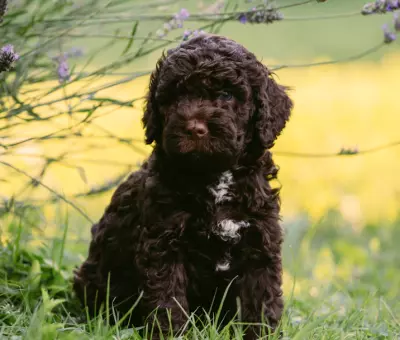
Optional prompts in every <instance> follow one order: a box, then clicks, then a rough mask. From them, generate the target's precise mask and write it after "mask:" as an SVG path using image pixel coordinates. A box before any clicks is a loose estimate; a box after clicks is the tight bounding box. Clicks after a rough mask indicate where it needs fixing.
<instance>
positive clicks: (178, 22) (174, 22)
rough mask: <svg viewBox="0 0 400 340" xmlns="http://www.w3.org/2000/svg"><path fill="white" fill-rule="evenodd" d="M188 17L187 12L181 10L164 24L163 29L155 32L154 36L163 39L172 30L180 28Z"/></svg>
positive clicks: (184, 9) (183, 9)
mask: <svg viewBox="0 0 400 340" xmlns="http://www.w3.org/2000/svg"><path fill="white" fill-rule="evenodd" d="M189 16H190V14H189V11H188V10H187V9H186V8H182V9H181V10H180V11H179V12H178V13H176V14H175V15H174V16H173V18H172V19H171V20H170V21H168V22H166V23H164V25H163V27H162V28H160V29H158V30H157V32H156V35H157V36H158V37H159V38H163V37H165V36H166V35H167V34H168V33H169V32H170V31H172V30H173V29H176V28H182V27H183V22H184V21H185V20H186V19H187V18H189Z"/></svg>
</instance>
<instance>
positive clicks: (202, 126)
mask: <svg viewBox="0 0 400 340" xmlns="http://www.w3.org/2000/svg"><path fill="white" fill-rule="evenodd" d="M186 128H187V130H188V131H189V132H190V133H191V134H192V135H196V136H197V137H204V136H205V135H206V134H207V133H208V128H207V125H206V123H204V122H202V121H200V120H197V119H192V120H189V121H188V123H187V126H186Z"/></svg>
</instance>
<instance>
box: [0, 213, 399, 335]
mask: <svg viewBox="0 0 400 340" xmlns="http://www.w3.org/2000/svg"><path fill="white" fill-rule="evenodd" d="M67 226H68V220H67V219H65V220H64V224H63V225H61V228H62V229H63V231H65V233H67V229H66V228H67ZM6 227H7V229H9V232H10V233H12V235H14V238H13V239H10V240H9V242H7V244H3V245H2V246H1V248H0V277H1V281H0V338H4V339H77V338H79V339H142V336H141V335H140V334H143V333H140V332H143V331H144V332H145V334H144V336H143V338H146V331H145V330H143V329H130V328H129V329H127V328H125V329H124V328H122V327H119V326H118V325H117V326H111V325H109V324H108V322H107V321H108V320H109V319H108V318H107V317H104V316H99V317H98V318H97V319H95V320H90V321H89V322H86V320H85V318H84V317H85V314H84V311H82V310H81V309H80V306H79V304H78V303H77V301H76V299H75V297H74V296H73V295H72V293H71V285H70V282H71V281H70V280H71V273H72V269H73V267H74V266H75V265H76V264H77V263H78V259H77V258H76V257H74V256H72V254H69V253H68V252H66V251H65V248H66V247H65V244H64V243H65V240H66V237H60V238H54V239H52V240H48V242H47V243H46V245H45V246H41V247H39V248H35V249H33V248H31V247H29V245H28V244H29V243H28V242H27V241H28V240H29V239H30V238H31V237H32V235H31V234H32V227H31V226H28V225H25V224H24V223H21V220H20V219H17V218H15V217H13V218H12V219H11V221H10V223H9V224H8V225H7V226H6ZM285 228H286V230H287V235H286V241H285V243H284V262H285V266H284V268H285V271H284V294H285V301H286V303H285V304H286V306H285V307H286V311H285V313H284V317H283V320H282V324H281V327H282V329H283V331H284V339H296V340H298V339H397V338H399V336H400V292H399V287H400V272H399V270H398V264H399V263H400V253H399V252H398V247H397V245H398V243H399V242H400V217H399V218H398V219H397V220H396V221H395V222H394V223H391V224H388V225H373V224H367V225H365V226H364V227H363V228H362V230H359V229H355V228H352V225H351V223H349V222H348V221H346V220H344V219H343V216H342V215H341V214H340V213H339V212H338V211H336V210H331V211H329V212H327V213H326V214H325V216H324V217H323V218H322V219H320V220H319V221H317V222H316V223H310V221H309V220H308V218H307V217H306V216H303V217H301V216H299V217H298V218H296V219H294V220H292V221H287V222H286V223H285ZM112 317H115V315H110V316H109V318H112ZM187 327H188V333H187V334H186V338H187V339H241V331H242V329H243V328H242V327H241V325H239V324H238V323H230V324H229V325H228V326H226V328H224V329H219V327H218V324H217V323H215V320H213V319H210V320H209V322H208V323H207V324H205V325H203V327H201V328H197V327H195V326H194V324H193V320H190V321H188V325H187ZM147 331H148V332H149V333H147V334H151V329H148V330H147ZM147 338H149V337H147Z"/></svg>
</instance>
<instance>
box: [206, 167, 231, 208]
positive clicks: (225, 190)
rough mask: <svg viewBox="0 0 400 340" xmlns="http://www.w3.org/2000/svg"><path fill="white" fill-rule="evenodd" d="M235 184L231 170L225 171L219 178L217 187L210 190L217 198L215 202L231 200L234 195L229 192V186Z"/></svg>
mask: <svg viewBox="0 0 400 340" xmlns="http://www.w3.org/2000/svg"><path fill="white" fill-rule="evenodd" d="M232 184H233V176H232V173H231V172H230V171H225V172H223V173H222V175H221V177H220V178H219V182H218V184H217V185H216V186H215V187H211V188H210V191H211V193H212V194H213V196H214V198H215V203H217V204H218V203H221V202H225V201H231V200H232V195H231V194H230V193H229V187H230V186H231V185H232Z"/></svg>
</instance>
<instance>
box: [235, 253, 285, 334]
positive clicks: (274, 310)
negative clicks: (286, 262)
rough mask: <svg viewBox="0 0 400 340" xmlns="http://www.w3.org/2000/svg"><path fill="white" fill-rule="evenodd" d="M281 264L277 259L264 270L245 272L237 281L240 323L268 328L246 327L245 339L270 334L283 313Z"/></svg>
mask: <svg viewBox="0 0 400 340" xmlns="http://www.w3.org/2000/svg"><path fill="white" fill-rule="evenodd" d="M281 280H282V279H281V264H280V258H279V259H276V263H275V264H271V265H269V266H268V267H267V268H259V269H255V270H252V271H250V272H248V273H245V274H244V276H243V277H242V278H241V279H240V280H239V297H240V300H241V309H242V310H241V315H242V321H243V322H246V323H254V324H255V323H257V324H261V323H262V324H264V325H265V323H266V324H267V325H268V327H269V328H270V330H268V328H267V327H263V326H257V325H254V326H250V327H248V329H247V331H246V336H245V339H246V340H250V339H251V340H252V339H257V338H258V336H261V335H262V334H260V333H261V330H262V329H263V328H264V335H267V334H268V333H273V332H274V331H275V328H276V326H277V324H278V323H279V321H280V318H281V316H282V310H283V299H282V289H281Z"/></svg>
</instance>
